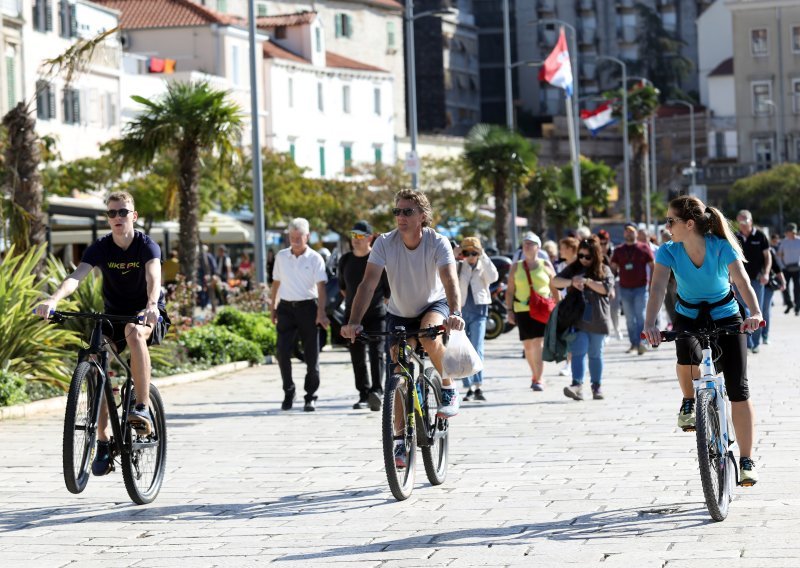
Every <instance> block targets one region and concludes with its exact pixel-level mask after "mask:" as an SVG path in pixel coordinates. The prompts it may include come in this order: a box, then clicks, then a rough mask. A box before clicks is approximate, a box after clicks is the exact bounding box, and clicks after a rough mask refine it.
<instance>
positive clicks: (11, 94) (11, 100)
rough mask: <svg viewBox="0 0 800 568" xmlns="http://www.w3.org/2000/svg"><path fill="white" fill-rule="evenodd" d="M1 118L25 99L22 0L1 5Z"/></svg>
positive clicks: (9, 1) (5, 2)
mask: <svg viewBox="0 0 800 568" xmlns="http://www.w3.org/2000/svg"><path fill="white" fill-rule="evenodd" d="M0 24H1V25H0V47H2V49H3V64H2V65H0V85H2V86H3V88H2V89H0V116H5V114H6V113H7V112H8V111H9V110H11V109H12V108H13V107H14V106H15V105H16V104H17V103H18V102H20V101H22V100H23V99H24V98H25V88H24V81H23V68H22V28H23V25H24V18H23V13H22V0H2V3H1V4H0Z"/></svg>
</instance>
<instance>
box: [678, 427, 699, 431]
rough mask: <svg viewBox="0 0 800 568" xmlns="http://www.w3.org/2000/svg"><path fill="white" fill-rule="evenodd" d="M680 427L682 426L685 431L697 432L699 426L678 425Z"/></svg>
mask: <svg viewBox="0 0 800 568" xmlns="http://www.w3.org/2000/svg"><path fill="white" fill-rule="evenodd" d="M678 428H680V429H681V430H683V431H684V432H696V431H697V428H696V427H694V426H678Z"/></svg>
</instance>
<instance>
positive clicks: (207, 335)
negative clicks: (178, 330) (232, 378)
mask: <svg viewBox="0 0 800 568" xmlns="http://www.w3.org/2000/svg"><path fill="white" fill-rule="evenodd" d="M178 342H179V343H181V344H182V345H184V346H185V347H186V350H187V352H188V353H189V357H191V358H193V359H203V360H205V361H208V362H209V363H210V364H212V365H220V364H222V363H230V362H231V361H250V362H251V363H260V362H261V361H262V360H263V358H264V357H263V355H262V354H261V349H260V348H259V346H258V345H256V344H255V343H253V342H252V341H250V340H249V339H245V338H244V337H241V336H239V335H237V334H235V333H234V332H232V331H230V330H229V329H227V328H225V327H222V326H218V325H204V326H202V327H195V328H193V329H190V330H189V331H186V332H184V333H183V334H181V336H180V338H179V339H178Z"/></svg>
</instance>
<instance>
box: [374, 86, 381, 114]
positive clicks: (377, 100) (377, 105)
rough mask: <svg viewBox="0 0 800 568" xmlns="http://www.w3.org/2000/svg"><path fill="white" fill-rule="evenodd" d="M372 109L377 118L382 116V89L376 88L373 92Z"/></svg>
mask: <svg viewBox="0 0 800 568" xmlns="http://www.w3.org/2000/svg"><path fill="white" fill-rule="evenodd" d="M372 108H373V111H374V112H375V115H376V116H380V115H381V89H380V87H375V89H374V90H373V91H372Z"/></svg>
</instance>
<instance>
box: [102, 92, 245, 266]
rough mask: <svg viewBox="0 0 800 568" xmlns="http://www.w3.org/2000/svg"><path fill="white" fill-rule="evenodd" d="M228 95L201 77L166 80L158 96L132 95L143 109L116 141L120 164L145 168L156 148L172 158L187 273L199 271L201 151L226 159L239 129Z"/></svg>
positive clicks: (236, 110) (235, 109)
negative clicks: (196, 80) (189, 80)
mask: <svg viewBox="0 0 800 568" xmlns="http://www.w3.org/2000/svg"><path fill="white" fill-rule="evenodd" d="M227 96H228V93H226V92H225V91H220V90H216V89H213V88H211V87H210V86H209V84H208V83H207V82H205V81H203V82H199V83H182V82H175V83H170V84H169V86H168V87H167V92H166V94H164V95H163V96H161V97H159V98H158V99H156V100H149V99H146V98H144V97H138V96H135V97H132V98H133V99H134V100H135V101H136V102H138V103H140V104H142V105H144V106H145V109H144V111H143V112H142V113H141V114H139V115H138V116H137V117H136V118H135V119H134V120H133V121H132V122H131V123H129V124H128V126H127V127H126V128H125V132H124V134H123V136H122V138H121V139H120V140H119V141H117V143H116V144H115V145H114V150H115V152H116V153H117V154H118V155H119V156H120V157H121V158H122V161H123V166H133V167H136V168H140V169H144V168H147V167H148V166H149V165H150V164H151V163H152V162H153V160H154V158H155V157H156V155H157V154H162V155H166V156H168V157H172V158H174V159H175V160H176V165H177V176H178V180H177V182H178V183H177V186H178V206H179V214H178V220H179V223H180V230H179V238H180V248H181V256H180V262H181V272H182V273H183V274H184V275H185V276H186V277H187V279H191V278H193V276H194V275H195V274H196V273H197V256H198V251H197V248H198V244H199V234H198V223H199V217H200V207H199V206H200V197H199V192H198V184H199V179H200V168H201V165H202V164H201V153H202V152H205V151H209V152H214V153H215V154H216V155H218V156H219V157H220V163H225V161H226V160H227V159H229V158H230V156H232V155H233V154H234V151H235V147H234V145H235V144H236V143H237V142H238V141H239V137H240V135H241V131H242V114H241V111H240V109H239V107H238V106H237V105H236V104H233V103H231V102H229V101H228V100H227Z"/></svg>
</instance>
